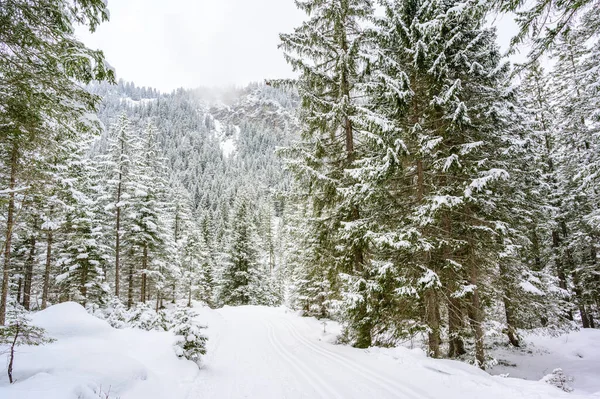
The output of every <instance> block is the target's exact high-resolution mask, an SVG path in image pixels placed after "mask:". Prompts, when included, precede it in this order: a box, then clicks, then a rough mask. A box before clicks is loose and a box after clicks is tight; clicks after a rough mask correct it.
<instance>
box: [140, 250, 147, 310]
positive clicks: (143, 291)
mask: <svg viewBox="0 0 600 399" xmlns="http://www.w3.org/2000/svg"><path fill="white" fill-rule="evenodd" d="M147 267H148V246H147V245H145V244H144V254H143V255H142V288H141V293H140V297H141V300H142V302H143V303H146V285H147V282H148V280H147V275H146V268H147Z"/></svg>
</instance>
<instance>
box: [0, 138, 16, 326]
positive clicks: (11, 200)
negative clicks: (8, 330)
mask: <svg viewBox="0 0 600 399" xmlns="http://www.w3.org/2000/svg"><path fill="white" fill-rule="evenodd" d="M17 161H18V150H17V145H16V144H13V148H12V154H11V157H10V181H9V184H8V189H9V190H10V193H9V194H8V214H7V216H6V241H5V242H4V266H3V268H2V293H1V294H0V295H1V297H0V325H2V326H3V325H4V324H5V323H6V300H7V299H8V279H9V278H10V255H11V245H12V235H13V229H14V224H15V220H14V214H15V191H14V190H15V188H16V181H17Z"/></svg>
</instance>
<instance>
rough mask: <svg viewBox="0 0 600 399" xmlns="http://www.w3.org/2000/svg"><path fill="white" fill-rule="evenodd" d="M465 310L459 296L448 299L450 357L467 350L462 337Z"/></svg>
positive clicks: (462, 353)
mask: <svg viewBox="0 0 600 399" xmlns="http://www.w3.org/2000/svg"><path fill="white" fill-rule="evenodd" d="M462 324H463V310H462V305H461V301H460V299H458V298H453V297H450V299H449V300H448V341H449V342H448V343H449V349H448V357H458V356H462V355H464V354H465V353H467V351H466V350H465V343H464V341H463V339H462V337H461V334H460V333H461V330H462V327H463V325H462Z"/></svg>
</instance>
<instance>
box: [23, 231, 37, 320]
mask: <svg viewBox="0 0 600 399" xmlns="http://www.w3.org/2000/svg"><path fill="white" fill-rule="evenodd" d="M34 228H36V226H34ZM29 245H30V247H29V256H28V257H27V261H26V262H25V276H24V282H23V307H24V308H25V310H29V308H30V307H31V281H32V280H33V264H34V262H35V245H36V238H35V235H32V236H31V239H30V240H29Z"/></svg>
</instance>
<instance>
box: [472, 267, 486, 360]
mask: <svg viewBox="0 0 600 399" xmlns="http://www.w3.org/2000/svg"><path fill="white" fill-rule="evenodd" d="M469 274H470V275H469V283H470V284H471V285H473V286H474V287H475V289H474V290H473V293H472V294H471V304H470V306H469V319H470V322H471V328H472V329H473V335H474V337H475V360H476V361H477V366H478V367H479V368H481V369H482V370H483V369H485V353H484V348H483V326H482V324H483V310H482V305H481V298H480V297H479V287H478V283H479V273H478V270H477V266H476V265H472V266H471V270H470V273H469Z"/></svg>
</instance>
